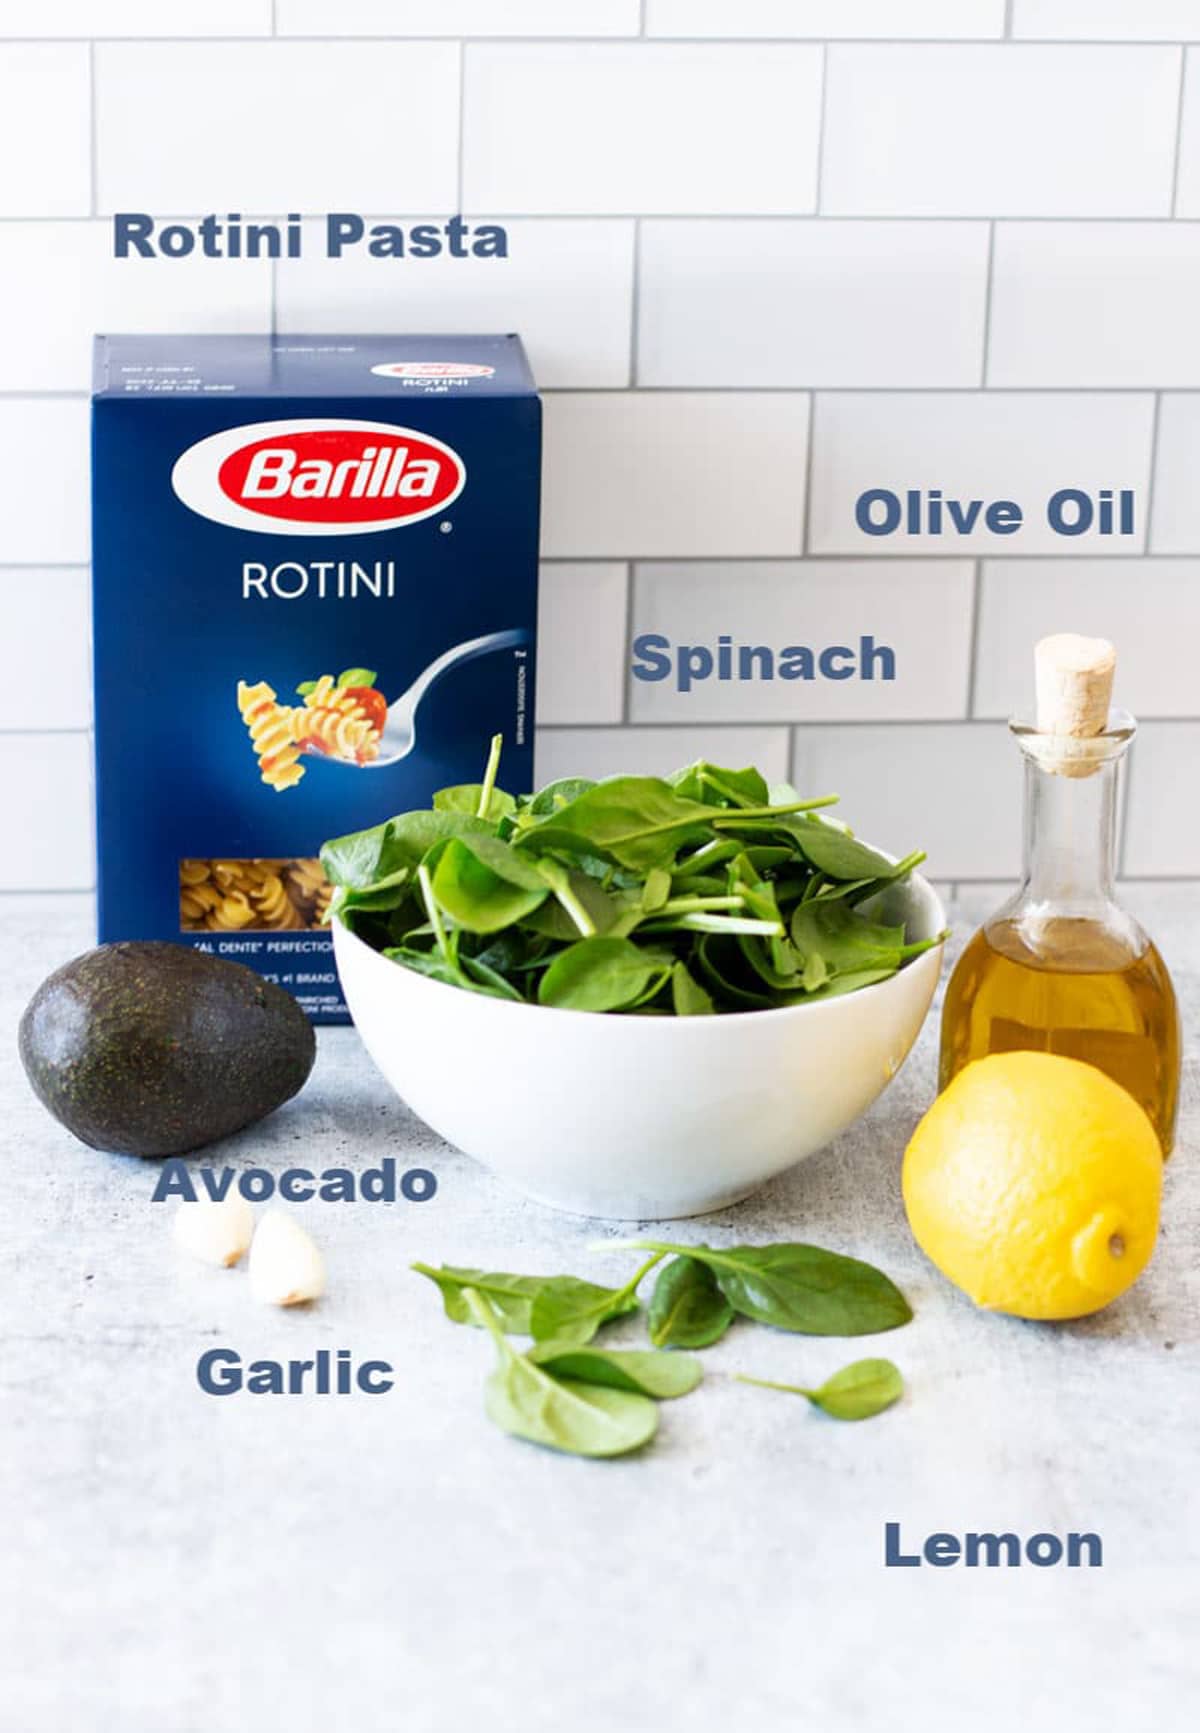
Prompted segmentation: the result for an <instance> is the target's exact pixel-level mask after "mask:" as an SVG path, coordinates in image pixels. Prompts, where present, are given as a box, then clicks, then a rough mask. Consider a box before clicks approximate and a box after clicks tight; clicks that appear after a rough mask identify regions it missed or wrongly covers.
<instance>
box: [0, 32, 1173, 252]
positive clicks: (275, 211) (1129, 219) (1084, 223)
mask: <svg viewBox="0 0 1200 1733" xmlns="http://www.w3.org/2000/svg"><path fill="white" fill-rule="evenodd" d="M0 46H2V44H0ZM466 46H468V47H469V46H470V44H467V45H466ZM281 208H282V202H281V204H280V205H277V206H275V207H273V208H271V209H266V208H262V209H259V210H250V211H247V210H242V211H239V212H238V215H239V216H240V218H241V219H242V221H243V222H244V223H245V222H270V221H276V222H277V221H279V220H280V217H279V213H280V209H281ZM163 214H164V215H166V216H168V217H169V218H170V220H171V221H173V222H180V223H189V222H198V221H199V220H200V218H201V217H205V216H210V215H213V214H215V213H213V212H211V211H201V210H194V211H181V210H177V209H174V208H172V209H171V210H170V211H169V212H166V213H163ZM294 214H295V215H296V216H297V217H298V218H299V220H300V221H301V222H306V223H307V222H320V221H321V220H322V218H324V217H325V216H326V215H328V213H327V212H326V211H317V210H307V211H305V210H301V211H297V212H295V213H294ZM357 214H358V215H359V216H360V217H362V218H363V220H364V221H365V222H368V223H372V222H397V221H399V222H416V221H429V220H431V213H430V211H429V210H428V209H426V210H423V211H412V210H408V211H405V210H397V209H395V208H394V207H393V208H392V209H391V210H386V211H379V210H376V211H359V212H358V213H357ZM457 215H459V216H461V217H463V218H464V219H465V220H466V221H468V222H484V221H486V222H489V223H631V222H635V221H636V220H637V219H638V218H643V219H652V220H653V221H654V222H656V223H713V224H716V223H721V224H727V225H728V224H734V223H793V224H797V225H801V226H804V225H808V224H816V223H858V224H860V225H862V224H873V223H874V224H885V225H886V224H891V223H895V224H899V225H904V224H907V225H908V226H909V227H912V228H922V227H925V226H927V225H929V224H934V223H936V224H954V223H957V224H958V225H959V226H960V227H962V226H965V225H966V224H968V223H975V224H983V223H992V222H994V223H1023V224H1028V223H1042V224H1049V225H1051V226H1053V225H1057V226H1058V227H1060V228H1087V227H1091V228H1095V227H1098V226H1101V225H1103V226H1108V225H1111V224H1116V225H1119V226H1120V227H1121V228H1134V229H1136V228H1143V227H1150V226H1151V225H1154V226H1158V227H1162V226H1164V225H1167V224H1169V225H1170V226H1171V227H1172V228H1194V227H1196V226H1197V225H1198V224H1200V216H1179V217H1174V218H1172V217H1171V216H1169V215H1164V214H1163V213H1162V212H1161V211H1159V212H1153V213H1151V212H1135V211H1109V212H1107V213H1101V214H1097V213H1096V212H1091V213H1089V214H1088V215H1086V216H1080V215H1078V214H1073V213H1072V212H1070V211H1059V212H1056V213H1054V214H1053V215H1049V216H1047V214H1046V213H1045V212H1044V211H1040V212H1037V213H1035V214H1032V215H1029V214H1022V213H1021V212H1020V211H1004V212H1002V213H1001V214H999V215H992V214H990V213H989V212H987V211H952V212H941V213H939V212H922V213H921V215H919V216H913V215H912V214H911V213H906V212H895V211H868V210H862V211H811V210H799V209H797V210H789V211H778V210H772V211H755V210H738V211H730V210H695V211H612V210H591V211H568V210H557V211H520V210H488V211H484V210H464V211H459V212H458V213H457ZM112 216H113V213H112V212H111V211H101V210H97V211H95V212H92V211H62V212H59V213H57V214H55V215H53V216H46V215H44V214H38V213H35V212H20V211H7V212H4V211H0V226H2V225H4V224H5V223H86V222H105V223H107V222H110V221H111V219H112Z"/></svg>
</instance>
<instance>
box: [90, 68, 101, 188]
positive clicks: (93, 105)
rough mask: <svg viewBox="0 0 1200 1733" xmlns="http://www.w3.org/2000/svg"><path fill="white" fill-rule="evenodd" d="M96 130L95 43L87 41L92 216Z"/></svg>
mask: <svg viewBox="0 0 1200 1733" xmlns="http://www.w3.org/2000/svg"><path fill="white" fill-rule="evenodd" d="M98 130H99V129H98V128H97V126H96V44H95V43H94V42H89V43H88V139H89V149H90V157H89V185H88V192H89V197H90V200H91V213H90V214H91V216H93V217H94V216H95V215H96V214H97V208H98V205H99V199H98V196H97V195H98V190H99V185H100V171H99V164H98V162H97V160H96V140H97V135H98Z"/></svg>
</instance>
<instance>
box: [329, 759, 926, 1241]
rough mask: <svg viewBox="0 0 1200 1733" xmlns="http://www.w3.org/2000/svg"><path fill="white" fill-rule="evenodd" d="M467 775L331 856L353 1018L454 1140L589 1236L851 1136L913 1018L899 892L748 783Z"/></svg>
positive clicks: (919, 907)
mask: <svg viewBox="0 0 1200 1733" xmlns="http://www.w3.org/2000/svg"><path fill="white" fill-rule="evenodd" d="M499 751H500V743H499V741H498V740H495V741H493V743H492V751H491V755H490V757H489V760H488V764H487V768H486V771H485V773H484V777H483V780H482V781H481V782H479V783H472V784H467V785H462V786H458V787H454V788H445V789H442V790H440V791H439V792H438V793H437V794H435V795H434V797H433V803H432V805H431V806H430V807H429V808H425V809H421V810H419V811H415V812H405V813H400V814H397V815H396V816H395V817H392V818H389V819H387V820H386V821H385V822H384V823H382V824H379V825H376V826H374V827H372V828H371V829H369V830H364V831H358V832H355V833H354V834H353V835H351V836H344V837H338V838H336V839H334V840H332V841H330V842H327V843H326V844H325V846H324V848H323V850H322V853H321V859H322V862H323V864H324V868H325V872H326V874H327V876H328V877H329V879H330V881H331V882H332V883H333V885H334V886H335V891H334V896H333V903H332V913H331V921H332V928H333V938H334V950H335V953H336V956H337V963H338V969H339V971H340V974H341V979H342V985H343V988H344V991H345V994H346V1000H347V1003H348V1005H349V1007H350V1011H351V1015H352V1016H353V1018H354V1021H355V1023H356V1025H357V1027H358V1030H359V1033H360V1034H361V1036H362V1038H363V1041H364V1043H365V1045H366V1047H367V1049H368V1051H369V1052H370V1054H371V1056H372V1058H373V1059H374V1060H375V1063H376V1064H377V1065H378V1066H379V1069H380V1070H381V1071H382V1072H383V1074H384V1076H385V1077H386V1078H387V1079H388V1081H389V1082H390V1083H391V1084H392V1086H393V1087H394V1088H395V1089H396V1091H397V1093H398V1094H400V1095H401V1096H402V1097H403V1098H404V1100H405V1101H407V1103H408V1104H409V1106H410V1107H411V1108H412V1109H413V1111H414V1112H416V1113H417V1114H418V1115H419V1116H420V1117H421V1118H422V1119H424V1120H425V1121H426V1122H427V1123H428V1124H429V1125H430V1126H432V1128H433V1129H434V1130H435V1131H437V1132H438V1133H439V1134H440V1135H441V1136H443V1137H444V1138H446V1139H447V1141H449V1142H450V1143H453V1144H455V1145H456V1146H457V1147H458V1148H460V1149H462V1150H465V1151H466V1152H467V1153H468V1154H469V1155H472V1156H475V1157H477V1158H478V1159H479V1160H481V1161H483V1162H484V1163H486V1164H487V1165H488V1166H489V1167H491V1168H493V1169H495V1170H496V1171H497V1172H499V1173H502V1174H504V1175H505V1176H507V1177H508V1178H509V1179H511V1180H512V1181H513V1182H514V1183H516V1184H517V1185H518V1186H520V1187H522V1188H523V1189H524V1190H525V1191H527V1192H528V1193H530V1194H531V1195H533V1196H535V1197H537V1198H539V1199H541V1200H542V1201H544V1202H548V1203H551V1204H553V1205H556V1206H558V1207H560V1208H564V1209H568V1210H572V1211H575V1212H577V1213H582V1214H587V1215H599V1216H607V1217H617V1218H636V1219H643V1220H644V1219H650V1218H655V1217H675V1216H683V1215H692V1214H699V1213H702V1212H704V1211H706V1210H711V1209H718V1208H721V1207H722V1206H724V1205H726V1204H728V1203H731V1202H733V1201H735V1200H736V1199H738V1198H741V1197H745V1196H747V1195H748V1194H749V1193H750V1192H751V1191H753V1190H754V1189H755V1188H756V1187H757V1186H759V1185H761V1184H762V1183H763V1182H764V1181H765V1180H767V1179H769V1178H771V1177H772V1176H773V1175H774V1174H776V1173H779V1172H781V1171H782V1170H783V1169H784V1168H786V1167H789V1166H791V1165H792V1163H793V1162H796V1161H799V1160H801V1159H802V1158H803V1157H804V1156H806V1155H809V1154H811V1153H812V1152H813V1151H814V1150H816V1149H819V1148H821V1147H822V1146H823V1145H824V1144H826V1143H828V1142H829V1141H830V1139H831V1138H833V1137H835V1136H837V1134H838V1133H839V1132H840V1131H842V1130H844V1129H845V1127H846V1126H847V1125H849V1124H850V1123H851V1121H852V1120H854V1119H855V1118H857V1117H858V1115H859V1114H860V1113H862V1112H863V1111H864V1110H865V1109H866V1108H867V1107H868V1106H869V1105H870V1104H871V1102H872V1101H874V1099H875V1098H876V1096H877V1095H878V1094H879V1093H880V1092H881V1090H882V1089H883V1088H884V1087H885V1085H886V1084H887V1083H888V1081H889V1080H890V1079H891V1077H892V1076H894V1074H895V1072H896V1071H897V1070H898V1069H899V1067H900V1065H901V1064H902V1063H903V1061H904V1059H905V1057H906V1056H907V1054H908V1051H909V1049H910V1047H911V1046H912V1043H913V1041H914V1040H915V1038H916V1035H917V1031H918V1030H919V1028H920V1026H921V1023H922V1020H923V1019H924V1017H925V1014H926V1012H927V1010H928V1008H929V1004H930V1001H931V999H932V997H933V992H934V988H935V986H936V984H937V978H938V973H939V970H940V967H941V954H942V941H943V939H944V937H945V930H944V927H945V922H944V915H943V911H942V908H941V905H940V903H939V901H938V899H937V896H936V895H935V894H934V892H933V890H932V889H931V887H930V886H929V885H928V884H927V883H926V881H925V880H924V879H923V878H921V876H920V875H919V874H918V873H917V872H916V871H915V868H916V867H917V865H918V864H919V863H920V861H921V860H922V859H923V858H924V857H923V856H922V855H921V854H919V853H917V854H910V855H907V856H904V857H903V858H900V859H897V858H896V857H895V856H893V855H890V854H887V853H884V852H883V851H881V850H879V849H877V848H873V847H871V846H870V845H869V844H867V843H865V842H862V841H861V840H860V839H859V838H858V837H856V836H855V835H854V834H853V832H852V831H851V830H849V828H848V827H846V826H845V825H843V824H841V823H839V822H838V821H837V820H835V819H833V818H832V817H831V816H830V814H829V812H828V810H827V809H828V808H829V807H830V806H831V805H833V804H834V799H835V797H832V796H822V797H818V798H805V797H802V796H801V795H800V794H798V793H797V791H796V790H795V789H793V788H791V787H790V786H788V785H786V784H784V785H774V786H769V785H768V784H767V782H766V781H765V779H764V778H763V777H762V776H761V775H760V774H759V772H758V771H756V770H753V769H745V770H731V769H723V768H721V767H720V766H718V765H713V764H709V763H707V762H700V763H696V764H691V765H688V766H686V767H685V768H684V769H683V770H680V771H678V772H676V773H675V774H674V775H673V776H668V777H653V776H614V777H610V778H608V779H606V780H604V781H600V782H593V781H591V780H589V779H586V778H582V777H581V778H570V779H565V780H560V781H557V782H553V783H551V784H549V785H548V786H547V787H545V788H542V789H540V790H539V791H538V792H537V793H536V794H532V795H512V794H509V793H506V792H505V791H504V790H503V789H502V788H501V787H500V786H499V785H498V782H497V771H498V761H499Z"/></svg>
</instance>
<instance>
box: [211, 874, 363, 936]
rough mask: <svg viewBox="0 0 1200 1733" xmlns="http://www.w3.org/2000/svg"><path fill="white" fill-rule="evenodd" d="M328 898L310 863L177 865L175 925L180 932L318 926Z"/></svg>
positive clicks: (324, 883)
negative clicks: (177, 882)
mask: <svg viewBox="0 0 1200 1733" xmlns="http://www.w3.org/2000/svg"><path fill="white" fill-rule="evenodd" d="M332 895H333V886H332V885H331V884H330V883H329V881H328V880H327V879H326V877H325V875H324V873H323V872H322V871H321V863H320V861H318V860H314V859H302V860H184V861H180V863H179V924H180V927H181V929H182V930H183V931H184V932H210V933H218V932H240V931H242V930H243V929H244V928H251V929H253V930H256V931H259V932H289V931H298V930H300V929H302V928H311V927H320V926H323V925H324V924H325V919H326V916H327V914H328V910H329V902H330V898H331V897H332Z"/></svg>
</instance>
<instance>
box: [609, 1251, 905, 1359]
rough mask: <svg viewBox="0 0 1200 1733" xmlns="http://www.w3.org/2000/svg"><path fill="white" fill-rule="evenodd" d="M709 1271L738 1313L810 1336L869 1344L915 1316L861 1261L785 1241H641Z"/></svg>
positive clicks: (895, 1291) (900, 1296) (892, 1288)
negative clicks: (857, 1339) (714, 1244)
mask: <svg viewBox="0 0 1200 1733" xmlns="http://www.w3.org/2000/svg"><path fill="white" fill-rule="evenodd" d="M632 1244H633V1245H635V1246H638V1247H640V1248H641V1249H642V1250H644V1251H651V1252H673V1253H676V1254H679V1255H682V1256H684V1257H691V1258H694V1259H695V1260H696V1261H697V1262H698V1263H702V1264H705V1265H706V1266H707V1267H708V1268H709V1269H710V1270H711V1271H712V1273H713V1275H714V1276H715V1277H716V1279H717V1284H718V1286H719V1287H720V1289H721V1292H722V1293H723V1294H724V1295H725V1298H726V1299H727V1300H728V1301H729V1304H730V1305H731V1306H732V1307H733V1309H734V1311H735V1312H740V1313H742V1315H743V1316H744V1317H747V1318H754V1319H757V1321H758V1322H759V1323H760V1324H773V1325H774V1326H775V1328H776V1329H777V1330H795V1331H798V1332H800V1333H801V1334H803V1335H807V1336H869V1335H875V1334H876V1333H878V1332H881V1331H884V1330H895V1329H897V1328H898V1327H899V1326H900V1325H901V1324H907V1323H908V1322H909V1320H910V1319H911V1317H912V1308H911V1307H910V1306H909V1303H908V1301H907V1300H906V1299H905V1298H904V1295H903V1294H902V1293H901V1292H900V1290H899V1288H898V1287H897V1286H896V1284H895V1283H894V1282H893V1281H892V1280H891V1279H890V1278H889V1277H888V1276H885V1275H884V1273H883V1271H882V1270H877V1269H876V1268H875V1267H874V1265H873V1264H864V1263H861V1262H860V1261H859V1259H857V1258H847V1257H843V1256H842V1255H841V1253H840V1252H827V1251H823V1250H822V1248H821V1247H820V1246H810V1245H804V1244H800V1243H792V1242H788V1241H783V1242H781V1243H779V1244H777V1245H767V1246H728V1247H725V1248H722V1249H721V1250H716V1249H714V1248H713V1247H712V1246H682V1245H672V1244H670V1243H669V1242H664V1241H662V1240H635V1241H633V1242H632Z"/></svg>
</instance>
